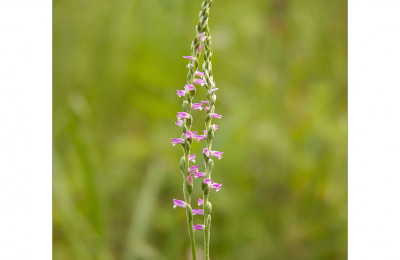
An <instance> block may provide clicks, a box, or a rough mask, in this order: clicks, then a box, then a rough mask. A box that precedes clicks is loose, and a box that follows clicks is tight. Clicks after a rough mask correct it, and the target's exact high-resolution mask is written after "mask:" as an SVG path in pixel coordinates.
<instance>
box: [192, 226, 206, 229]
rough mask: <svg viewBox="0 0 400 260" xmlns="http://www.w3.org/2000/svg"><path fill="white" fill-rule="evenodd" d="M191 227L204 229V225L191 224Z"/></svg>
mask: <svg viewBox="0 0 400 260" xmlns="http://www.w3.org/2000/svg"><path fill="white" fill-rule="evenodd" d="M193 229H194V230H204V229H205V227H204V225H193Z"/></svg>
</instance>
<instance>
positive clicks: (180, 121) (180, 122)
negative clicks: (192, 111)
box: [175, 119, 183, 126]
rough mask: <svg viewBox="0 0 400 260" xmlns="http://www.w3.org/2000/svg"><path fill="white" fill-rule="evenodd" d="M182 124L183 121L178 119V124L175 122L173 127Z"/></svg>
mask: <svg viewBox="0 0 400 260" xmlns="http://www.w3.org/2000/svg"><path fill="white" fill-rule="evenodd" d="M182 124H183V120H181V119H178V122H175V125H177V126H182Z"/></svg>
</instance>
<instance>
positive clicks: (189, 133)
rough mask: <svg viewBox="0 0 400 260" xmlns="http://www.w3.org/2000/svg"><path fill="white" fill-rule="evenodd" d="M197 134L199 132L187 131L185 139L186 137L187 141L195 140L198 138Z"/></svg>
mask: <svg viewBox="0 0 400 260" xmlns="http://www.w3.org/2000/svg"><path fill="white" fill-rule="evenodd" d="M196 134H197V131H196V132H190V131H186V133H185V137H186V139H191V138H195V137H196Z"/></svg>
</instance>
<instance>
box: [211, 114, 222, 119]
mask: <svg viewBox="0 0 400 260" xmlns="http://www.w3.org/2000/svg"><path fill="white" fill-rule="evenodd" d="M209 116H210V117H211V118H218V119H220V118H221V117H222V115H218V114H215V113H210V114H209Z"/></svg>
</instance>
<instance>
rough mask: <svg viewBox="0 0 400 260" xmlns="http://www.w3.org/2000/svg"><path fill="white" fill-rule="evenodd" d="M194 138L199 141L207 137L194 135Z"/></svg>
mask: <svg viewBox="0 0 400 260" xmlns="http://www.w3.org/2000/svg"><path fill="white" fill-rule="evenodd" d="M194 139H196V141H197V142H200V141H202V140H206V139H207V136H206V135H196V136H195V137H194Z"/></svg>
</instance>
